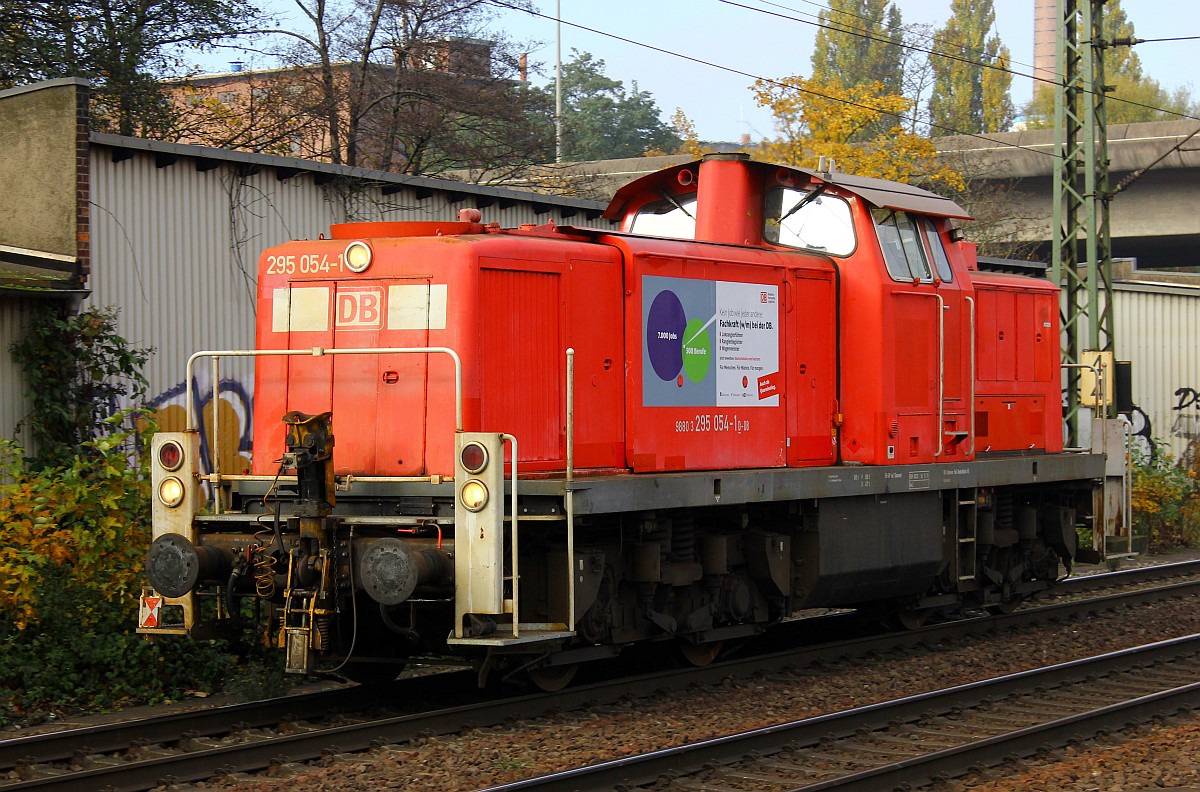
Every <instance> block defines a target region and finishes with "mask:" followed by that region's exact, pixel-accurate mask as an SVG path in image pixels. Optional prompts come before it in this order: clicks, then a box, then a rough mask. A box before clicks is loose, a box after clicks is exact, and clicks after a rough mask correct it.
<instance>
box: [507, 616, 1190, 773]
mask: <svg viewBox="0 0 1200 792" xmlns="http://www.w3.org/2000/svg"><path fill="white" fill-rule="evenodd" d="M1198 677H1200V635H1192V636H1187V637H1185V638H1178V639H1174V640H1171V641H1163V642H1160V643H1155V644H1149V645H1146V646H1142V647H1137V648H1135V649H1126V650H1122V651H1118V652H1111V653H1108V654H1104V655H1100V656H1096V657H1091V658H1087V659H1085V660H1077V661H1073V662H1070V663H1062V664H1058V665H1054V666H1049V667H1046V668H1040V669H1037V670H1034V671H1027V672H1023V673H1020V674H1012V675H1009V676H1004V677H999V678H996V679H989V680H985V681H982V682H976V683H973V684H969V685H961V686H957V687H953V688H947V689H945V690H939V691H935V692H932V693H926V694H922V695H919V696H911V697H906V698H901V699H896V700H894V701H888V702H884V703H882V704H877V705H873V706H869V707H861V708H858V709H854V710H850V711H847V712H840V713H835V714H832V715H826V716H821V717H817V718H808V719H805V720H800V721H794V722H791V723H784V724H780V725H777V726H772V727H770V728H765V729H758V730H755V731H753V732H746V733H743V734H736V735H731V736H728V737H722V738H719V739H713V740H706V741H703V742H699V743H695V744H691V745H685V746H681V747H678V748H672V749H668V750H663V751H655V752H653V753H649V754H643V755H640V756H632V757H627V758H624V759H619V760H615V761H612V762H606V763H603V764H599V765H593V766H590V767H584V768H578V769H574V770H568V771H564V772H561V773H556V774H553V775H547V776H540V777H538V778H532V779H528V780H526V781H521V782H517V783H513V784H505V785H502V786H496V787H491V788H490V789H489V792H501V791H502V790H503V792H515V790H532V789H538V790H556V791H557V790H592V789H596V790H599V789H612V788H614V787H618V788H622V789H629V790H632V789H637V788H641V787H646V786H651V785H653V788H654V789H655V790H656V791H657V792H663V791H664V790H672V789H678V790H703V789H737V790H747V792H750V791H751V790H757V789H762V790H777V789H794V790H801V789H802V790H812V791H813V792H816V790H832V789H837V790H843V791H844V792H851V791H853V792H873V791H874V790H879V789H893V788H896V787H901V786H903V785H908V786H910V787H911V786H917V785H921V784H925V783H928V782H931V781H934V780H937V779H939V778H945V777H953V776H956V775H961V774H963V773H965V772H967V771H968V770H973V769H978V768H981V767H988V766H993V765H996V764H999V763H1000V762H1002V761H1005V760H1006V759H1008V758H1010V757H1014V756H1016V757H1023V756H1028V755H1031V754H1033V753H1035V752H1037V751H1039V750H1041V749H1043V748H1045V747H1050V746H1058V745H1063V744H1066V743H1067V742H1069V741H1070V740H1073V739H1086V738H1088V737H1092V736H1094V735H1096V734H1097V733H1099V732H1101V731H1104V730H1109V729H1119V728H1122V727H1124V726H1126V725H1128V724H1130V723H1138V722H1144V721H1146V720H1149V719H1152V718H1155V717H1159V716H1163V715H1169V714H1172V713H1173V712H1176V711H1178V710H1181V709H1186V710H1191V709H1195V708H1196V707H1198V706H1200V682H1196V681H1195V680H1196V679H1197V678H1198ZM668 779H669V783H666V781H667V780H668Z"/></svg>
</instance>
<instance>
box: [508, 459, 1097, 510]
mask: <svg viewBox="0 0 1200 792" xmlns="http://www.w3.org/2000/svg"><path fill="white" fill-rule="evenodd" d="M1104 475H1105V457H1104V455H1102V454H1084V453H1062V454H1038V455H1030V456H1020V457H997V458H989V459H976V460H974V461H972V462H952V463H944V464H920V465H896V466H887V467H867V466H857V465H846V466H839V467H816V468H769V469H755V470H721V471H710V472H699V473H694V472H687V473H645V474H629V475H624V476H606V477H604V478H587V477H579V478H576V479H575V480H574V481H571V482H564V481H561V480H546V479H542V480H531V481H522V482H521V493H522V494H523V495H557V494H561V493H562V492H564V491H566V490H567V489H569V490H571V492H573V493H574V501H575V502H574V513H575V514H576V515H582V514H608V513H614V512H622V511H631V510H637V509H646V508H657V509H669V508H688V507H696V506H712V505H714V504H742V503H769V502H774V501H790V500H803V499H806V498H838V497H851V496H856V495H887V494H898V493H913V492H927V491H931V490H935V491H936V490H952V489H964V488H970V487H992V486H1002V485H1007V484H1037V483H1039V482H1043V481H1044V482H1061V481H1067V480H1072V479H1075V480H1078V481H1081V482H1082V481H1091V480H1094V479H1100V478H1103V477H1104Z"/></svg>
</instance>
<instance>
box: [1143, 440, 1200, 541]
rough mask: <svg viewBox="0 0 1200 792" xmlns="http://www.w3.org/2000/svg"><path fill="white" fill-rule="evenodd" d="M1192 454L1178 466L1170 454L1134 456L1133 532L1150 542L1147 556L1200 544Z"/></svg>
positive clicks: (1199, 499) (1199, 489)
mask: <svg viewBox="0 0 1200 792" xmlns="http://www.w3.org/2000/svg"><path fill="white" fill-rule="evenodd" d="M1195 461H1196V460H1195V454H1194V453H1189V454H1187V455H1186V456H1185V457H1184V459H1183V460H1181V461H1179V462H1177V461H1176V460H1175V458H1174V457H1173V456H1171V455H1170V454H1163V453H1159V454H1156V455H1155V456H1154V457H1151V458H1147V457H1145V456H1135V457H1134V464H1133V492H1132V505H1133V532H1134V534H1135V535H1137V536H1146V537H1148V538H1149V545H1150V552H1152V553H1159V552H1167V551H1171V550H1177V549H1180V548H1185V547H1195V546H1197V544H1200V479H1198V478H1197V473H1198V470H1197V466H1196V464H1195Z"/></svg>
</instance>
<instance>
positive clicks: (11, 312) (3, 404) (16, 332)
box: [0, 296, 47, 448]
mask: <svg viewBox="0 0 1200 792" xmlns="http://www.w3.org/2000/svg"><path fill="white" fill-rule="evenodd" d="M46 308H47V305H46V304H45V303H44V302H42V301H41V300H35V299H30V298H28V297H23V296H22V297H17V296H13V297H7V296H0V437H2V438H4V439H5V440H12V439H15V440H17V442H19V443H21V445H22V446H25V447H26V448H28V447H29V432H28V431H22V432H21V433H20V434H18V433H17V431H16V428H17V424H18V423H20V421H21V419H22V418H24V417H25V416H26V415H28V414H29V400H28V399H26V398H25V377H24V375H23V374H22V372H21V369H20V367H19V366H17V364H16V363H14V362H13V359H12V355H11V354H9V351H8V349H9V347H10V346H12V344H13V343H14V342H16V341H18V340H20V338H21V337H22V336H23V335H24V334H25V328H26V327H28V326H29V322H30V320H31V319H32V318H33V316H34V314H35V313H36V312H37V311H39V310H45V309H46Z"/></svg>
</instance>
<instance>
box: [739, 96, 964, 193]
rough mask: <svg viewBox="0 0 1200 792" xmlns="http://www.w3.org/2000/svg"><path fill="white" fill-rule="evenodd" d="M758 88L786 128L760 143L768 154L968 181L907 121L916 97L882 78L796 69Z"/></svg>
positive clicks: (856, 170)
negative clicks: (820, 76)
mask: <svg viewBox="0 0 1200 792" xmlns="http://www.w3.org/2000/svg"><path fill="white" fill-rule="evenodd" d="M752 90H753V91H754V97H755V100H756V101H757V102H758V104H759V106H761V107H766V108H768V109H769V110H770V111H771V113H772V115H773V116H774V119H775V129H776V132H777V133H778V136H777V137H776V138H775V139H774V140H768V141H764V142H763V143H762V145H761V146H760V149H759V156H760V157H761V158H763V159H766V160H769V161H771V162H779V163H782V164H785V165H793V166H796V167H804V168H815V167H817V165H818V162H819V159H820V158H821V157H830V158H833V159H834V160H835V161H836V162H837V169H838V170H839V171H840V172H842V173H850V174H854V175H856V176H871V177H875V178H879V179H890V180H892V181H898V182H904V183H914V182H922V183H930V182H938V183H941V184H944V185H945V186H946V187H948V188H951V189H954V190H961V189H963V179H962V175H961V174H959V173H958V172H957V171H955V170H954V169H953V168H950V167H948V166H946V165H944V164H942V163H940V162H938V160H937V150H936V149H935V148H934V146H933V143H932V142H930V140H929V139H928V138H924V137H921V136H920V135H917V134H914V133H913V132H910V131H908V130H907V129H905V127H904V126H903V125H902V119H903V118H905V116H906V115H907V114H908V113H909V112H910V111H911V109H912V105H913V103H912V101H911V100H910V99H907V98H905V97H903V96H899V95H896V94H888V93H886V91H885V88H884V86H883V84H882V83H878V82H874V83H863V84H860V85H855V86H852V87H850V88H842V87H841V86H837V85H831V84H826V83H820V82H817V81H815V80H812V79H809V78H805V77H800V76H793V77H785V78H782V79H779V80H758V81H756V82H755V83H754V86H753V88H752Z"/></svg>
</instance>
